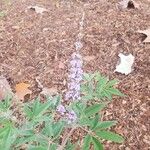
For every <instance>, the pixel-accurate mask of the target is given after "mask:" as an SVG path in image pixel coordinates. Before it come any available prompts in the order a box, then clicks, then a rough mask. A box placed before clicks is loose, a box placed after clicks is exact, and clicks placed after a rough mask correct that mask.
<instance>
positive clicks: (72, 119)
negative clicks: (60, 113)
mask: <svg viewBox="0 0 150 150" xmlns="http://www.w3.org/2000/svg"><path fill="white" fill-rule="evenodd" d="M67 120H68V124H70V123H73V122H75V121H76V120H77V115H76V113H75V112H74V111H73V110H72V111H69V112H68V113H67Z"/></svg>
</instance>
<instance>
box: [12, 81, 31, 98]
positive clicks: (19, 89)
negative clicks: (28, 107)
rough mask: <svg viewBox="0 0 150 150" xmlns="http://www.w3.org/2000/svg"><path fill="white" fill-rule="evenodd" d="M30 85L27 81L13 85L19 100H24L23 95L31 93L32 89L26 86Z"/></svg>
mask: <svg viewBox="0 0 150 150" xmlns="http://www.w3.org/2000/svg"><path fill="white" fill-rule="evenodd" d="M29 87H30V84H27V83H23V82H22V83H18V84H17V85H16V87H15V90H16V96H17V98H18V99H20V100H24V97H25V95H27V94H31V93H32V91H31V90H29V89H28V88H29Z"/></svg>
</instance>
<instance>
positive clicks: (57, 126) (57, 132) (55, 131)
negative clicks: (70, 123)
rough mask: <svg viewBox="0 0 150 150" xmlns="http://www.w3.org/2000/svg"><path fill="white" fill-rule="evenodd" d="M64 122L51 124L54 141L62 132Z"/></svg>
mask: <svg viewBox="0 0 150 150" xmlns="http://www.w3.org/2000/svg"><path fill="white" fill-rule="evenodd" d="M64 125H65V124H64V122H62V121H61V122H57V123H55V124H53V134H54V139H57V137H59V135H60V134H61V132H62V131H63V128H64Z"/></svg>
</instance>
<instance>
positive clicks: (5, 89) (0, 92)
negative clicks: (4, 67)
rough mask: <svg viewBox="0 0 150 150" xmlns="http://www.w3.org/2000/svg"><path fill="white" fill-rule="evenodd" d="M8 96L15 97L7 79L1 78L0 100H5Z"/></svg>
mask: <svg viewBox="0 0 150 150" xmlns="http://www.w3.org/2000/svg"><path fill="white" fill-rule="evenodd" d="M8 95H10V96H13V92H12V90H11V87H10V85H9V83H8V81H7V79H6V78H5V77H3V76H0V100H3V99H5V98H6V96H8Z"/></svg>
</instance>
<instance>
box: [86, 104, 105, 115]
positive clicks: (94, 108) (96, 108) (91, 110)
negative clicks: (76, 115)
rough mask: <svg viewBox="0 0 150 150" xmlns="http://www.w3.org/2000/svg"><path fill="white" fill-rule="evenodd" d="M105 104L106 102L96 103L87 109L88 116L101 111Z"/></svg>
mask: <svg viewBox="0 0 150 150" xmlns="http://www.w3.org/2000/svg"><path fill="white" fill-rule="evenodd" d="M105 106H106V104H104V103H103V104H94V105H92V106H89V107H87V108H86V109H85V114H86V116H87V117H90V116H93V115H95V114H96V113H98V112H99V111H101V110H102V109H103V108H104V107H105Z"/></svg>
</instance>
